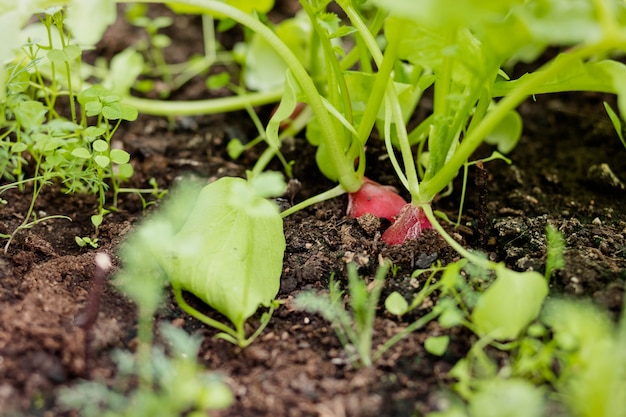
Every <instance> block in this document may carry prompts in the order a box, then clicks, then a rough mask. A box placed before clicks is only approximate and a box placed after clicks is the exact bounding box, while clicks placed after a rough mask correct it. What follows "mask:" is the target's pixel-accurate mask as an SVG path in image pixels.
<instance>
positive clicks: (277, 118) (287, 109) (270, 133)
mask: <svg viewBox="0 0 626 417" xmlns="http://www.w3.org/2000/svg"><path fill="white" fill-rule="evenodd" d="M297 91H298V83H297V82H296V80H295V79H294V78H293V75H292V74H291V71H289V70H287V74H286V76H285V92H284V93H283V98H282V99H281V100H280V104H279V105H278V108H277V109H276V111H275V112H274V114H273V115H272V118H271V119H270V121H269V122H268V124H267V129H266V135H267V143H268V144H269V146H271V147H272V148H274V149H277V148H278V147H279V146H280V139H278V130H279V129H280V124H281V123H282V122H283V121H284V120H287V119H288V118H289V117H290V116H291V115H292V114H293V112H294V110H295V109H296V105H297V104H298V98H297Z"/></svg>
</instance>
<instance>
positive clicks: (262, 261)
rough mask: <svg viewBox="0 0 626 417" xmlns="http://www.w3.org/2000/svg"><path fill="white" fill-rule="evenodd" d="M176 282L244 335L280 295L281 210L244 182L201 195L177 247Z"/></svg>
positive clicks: (219, 184)
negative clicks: (257, 314) (260, 311)
mask: <svg viewBox="0 0 626 417" xmlns="http://www.w3.org/2000/svg"><path fill="white" fill-rule="evenodd" d="M171 251H172V252H171V256H172V257H171V260H170V261H169V262H168V265H165V268H166V270H167V271H168V274H169V276H170V278H171V279H172V280H174V281H177V282H178V283H179V284H180V286H181V287H182V288H183V289H186V290H188V291H190V292H191V293H193V294H195V295H196V296H197V297H199V298H200V299H202V300H203V301H205V302H206V303H207V304H208V305H210V306H211V307H213V308H214V309H216V310H217V311H219V312H220V313H222V314H223V315H225V316H226V317H227V318H228V319H229V320H230V321H231V322H232V323H233V324H234V325H235V327H236V329H238V330H240V329H242V328H243V324H244V322H245V320H246V319H247V318H249V317H250V316H251V315H253V314H254V313H255V311H256V310H257V308H258V307H259V305H264V306H268V305H269V304H270V302H271V301H272V300H273V299H274V297H275V296H276V294H277V292H278V288H279V285H280V275H281V271H282V260H283V253H284V251H285V238H284V236H283V227H282V220H281V217H280V214H279V211H278V207H277V206H276V205H275V204H274V203H273V202H270V201H268V200H266V199H264V198H262V197H260V196H258V195H257V194H256V192H255V190H254V188H253V187H251V186H250V184H248V183H247V182H246V181H245V180H243V179H241V178H229V177H227V178H222V179H219V180H217V181H216V182H214V183H211V184H209V185H207V186H206V187H205V188H204V189H203V190H202V191H201V192H200V194H199V196H198V200H197V201H196V203H195V205H194V207H193V208H192V211H191V214H190V215H189V218H188V219H187V221H186V222H185V224H184V225H183V227H182V229H181V230H180V231H179V232H178V234H177V235H176V237H175V238H174V240H173V242H172V245H171Z"/></svg>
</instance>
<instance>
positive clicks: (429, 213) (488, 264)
mask: <svg viewBox="0 0 626 417" xmlns="http://www.w3.org/2000/svg"><path fill="white" fill-rule="evenodd" d="M419 206H420V208H421V209H422V210H424V214H425V215H426V218H428V221H429V222H430V224H431V225H432V226H433V229H435V230H436V231H437V233H439V235H441V237H442V238H443V240H445V241H446V243H448V245H450V246H451V247H452V249H454V250H455V251H456V252H457V253H458V254H459V255H461V256H462V257H464V258H465V259H467V260H468V261H470V262H471V263H473V264H474V265H477V266H479V267H481V268H485V269H494V268H495V267H496V263H495V262H492V261H489V260H487V259H485V258H481V257H479V256H476V255H474V254H473V253H472V252H470V251H469V250H467V249H465V248H464V247H463V246H462V245H461V244H460V243H458V242H457V241H456V240H454V239H453V238H452V236H450V235H449V234H448V232H446V231H445V230H444V228H443V227H442V226H441V224H440V223H439V222H438V221H437V217H436V216H435V214H434V213H433V209H432V207H431V206H430V204H420V205H419Z"/></svg>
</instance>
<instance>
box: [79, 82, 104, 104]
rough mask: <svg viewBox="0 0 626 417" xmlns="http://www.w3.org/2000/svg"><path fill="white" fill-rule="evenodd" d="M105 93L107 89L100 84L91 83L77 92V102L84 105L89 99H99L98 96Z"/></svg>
mask: <svg viewBox="0 0 626 417" xmlns="http://www.w3.org/2000/svg"><path fill="white" fill-rule="evenodd" d="M106 93H107V90H106V89H105V88H104V87H102V86H101V85H93V86H91V87H89V88H86V89H85V90H83V91H82V92H80V93H79V94H78V102H79V103H80V104H81V105H83V106H84V105H85V104H86V103H89V102H91V101H96V100H98V101H99V100H100V97H102V96H104V95H105V94H106Z"/></svg>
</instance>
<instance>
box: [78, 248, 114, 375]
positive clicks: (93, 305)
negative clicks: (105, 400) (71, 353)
mask: <svg viewBox="0 0 626 417" xmlns="http://www.w3.org/2000/svg"><path fill="white" fill-rule="evenodd" d="M94 262H95V264H96V269H95V271H94V273H93V281H92V283H91V289H90V290H89V296H88V298H87V305H86V306H85V309H84V310H83V312H82V313H81V314H80V315H79V316H78V317H77V318H76V325H77V326H78V327H80V328H81V329H83V331H84V332H85V347H84V353H85V375H89V362H90V359H91V358H90V357H91V355H90V353H91V352H90V349H89V344H90V342H91V330H92V329H93V325H94V324H95V323H96V320H97V319H98V313H99V312H100V299H101V298H102V291H103V289H104V281H105V279H106V277H107V275H108V274H109V271H110V270H111V268H112V267H113V264H112V263H111V257H110V256H109V255H107V254H106V253H104V252H98V253H97V254H96V257H95V259H94Z"/></svg>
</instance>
